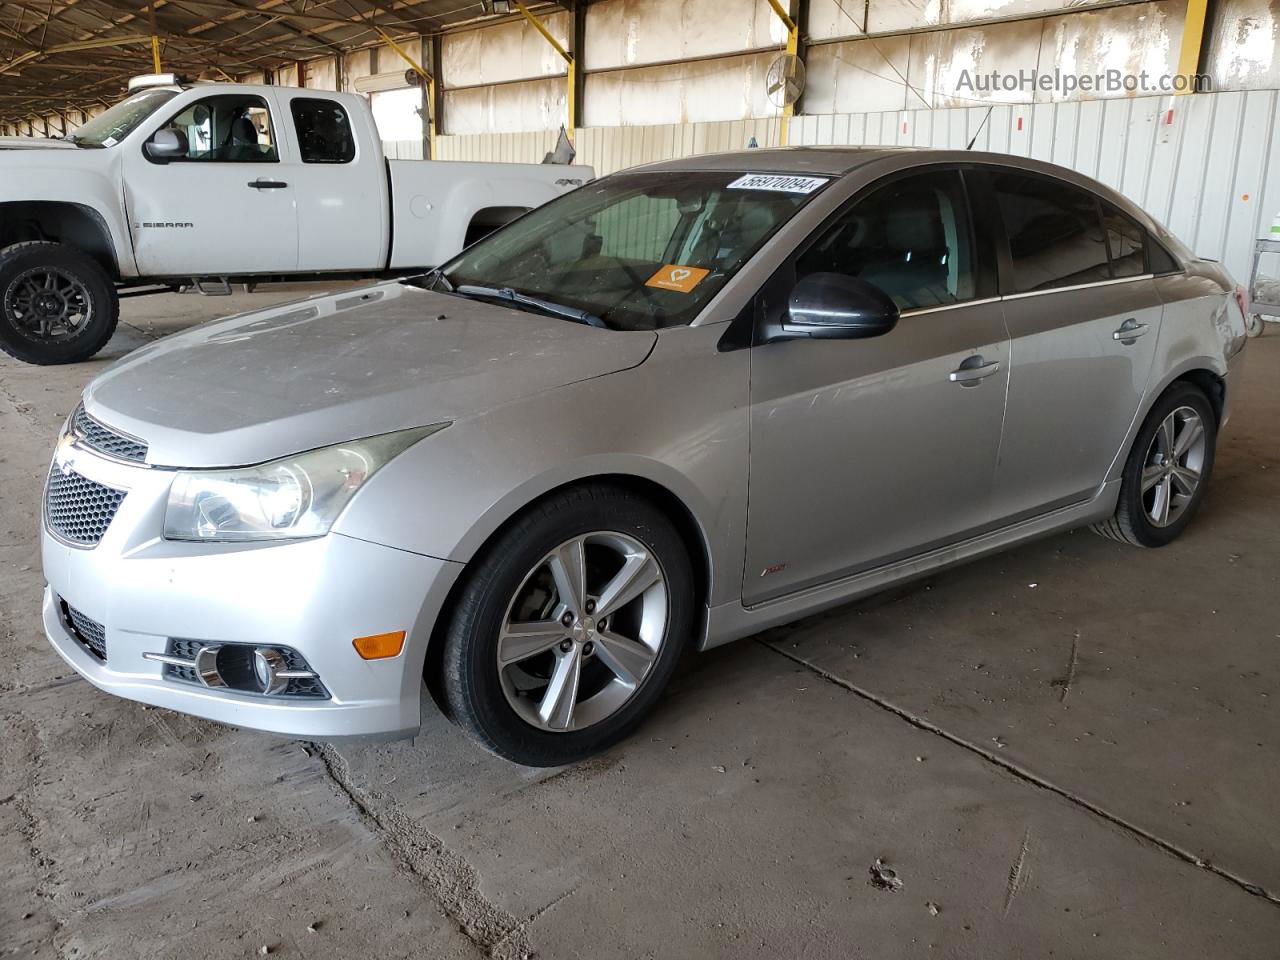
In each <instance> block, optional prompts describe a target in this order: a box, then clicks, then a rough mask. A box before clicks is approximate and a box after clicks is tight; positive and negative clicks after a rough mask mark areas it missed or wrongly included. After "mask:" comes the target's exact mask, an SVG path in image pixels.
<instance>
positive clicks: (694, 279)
mask: <svg viewBox="0 0 1280 960" xmlns="http://www.w3.org/2000/svg"><path fill="white" fill-rule="evenodd" d="M710 272H711V271H710V270H704V269H703V268H702V267H682V266H680V265H679V264H676V263H668V264H667V265H666V266H665V267H660V268H659V269H658V272H657V273H655V274H654V275H653V276H652V277H650V278H649V279H648V280H646V281H645V282H644V285H645V286H646V287H657V288H658V289H660V290H675V291H677V292H678V293H688V292H689V291H690V290H692V289H693V288H694V287H696V286H697V285H698V284H699V283H701V282H702V279H703V278H704V277H705V276H706V275H707V274H708V273H710Z"/></svg>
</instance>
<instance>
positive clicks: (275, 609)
mask: <svg viewBox="0 0 1280 960" xmlns="http://www.w3.org/2000/svg"><path fill="white" fill-rule="evenodd" d="M74 467H75V470H76V471H77V472H78V473H80V474H82V475H84V476H87V477H89V478H90V479H92V480H96V481H97V482H99V483H106V484H109V485H112V486H115V487H117V488H119V489H127V490H128V493H127V495H126V497H125V499H124V502H123V503H122V504H121V506H120V509H119V510H118V512H117V513H116V516H115V518H114V519H113V520H112V522H111V524H110V526H109V527H108V528H107V531H106V533H105V535H104V536H103V537H102V540H101V541H100V542H99V544H98V545H97V546H96V547H93V548H91V549H85V548H79V547H75V546H71V545H68V544H66V543H63V542H62V541H61V540H59V539H58V538H56V537H55V536H53V534H52V533H51V532H50V531H49V529H48V525H47V523H46V524H43V525H42V526H43V534H42V552H43V562H44V573H45V579H46V580H47V582H48V584H49V586H48V588H47V589H46V591H45V596H44V627H45V633H46V634H47V635H48V637H49V642H50V643H52V644H53V647H54V649H55V650H57V651H58V653H59V654H60V655H61V656H62V658H63V659H64V660H66V661H67V663H68V664H70V665H71V666H72V667H73V668H74V669H75V670H76V671H77V672H78V673H80V674H81V675H82V676H84V677H85V679H87V680H88V681H89V682H90V683H92V684H94V686H96V687H99V688H100V689H102V690H105V691H106V692H108V693H113V694H116V695H118V696H121V697H127V698H129V699H132V700H139V701H141V702H143V703H149V704H153V705H155V706H158V707H166V708H169V709H172V710H178V711H181V712H184V713H189V714H193V715H195V716H199V717H204V718H206V719H209V720H216V721H219V722H222V723H228V724H234V725H236V726H242V727H250V728H253V729H257V730H265V731H270V732H273V733H278V734H283V735H287V736H296V737H305V738H316V739H329V738H333V737H345V736H385V735H392V736H394V735H411V734H412V733H414V732H415V731H416V730H417V729H418V727H419V724H420V722H421V714H420V711H421V703H422V693H423V681H422V678H423V664H424V662H425V659H426V648H427V641H428V639H429V637H430V635H431V631H432V627H433V625H434V623H435V621H436V618H437V616H438V615H439V613H440V610H441V609H442V607H443V605H444V602H445V598H446V596H447V594H448V591H449V589H450V588H451V587H452V585H453V583H454V581H455V579H456V578H457V576H458V574H459V572H460V571H461V569H462V568H461V565H460V564H457V563H451V562H448V561H444V560H438V559H435V558H433V557H426V556H422V555H419V554H415V553H409V552H407V551H404V550H396V549H393V548H390V547H384V546H381V545H378V544H373V543H368V542H366V541H363V540H356V539H353V538H351V537H345V536H342V535H340V534H329V535H328V536H325V537H318V538H316V539H312V540H299V541H290V542H279V543H252V544H207V543H183V542H174V541H166V540H164V539H163V538H162V537H161V536H160V533H159V531H160V529H161V527H160V524H161V523H162V518H163V513H164V501H165V498H166V497H167V495H168V487H169V484H170V482H171V481H172V478H173V474H172V473H171V472H168V471H161V470H152V469H144V468H139V467H131V466H127V465H122V464H119V463H114V462H111V461H107V460H103V459H100V458H97V457H94V456H92V455H89V454H86V453H84V452H77V453H76V455H75V463H74ZM61 602H65V603H66V604H68V605H69V606H70V607H72V608H74V609H75V610H76V611H78V612H79V613H80V614H82V615H83V616H85V617H88V618H91V619H92V620H94V621H96V622H97V623H98V624H101V625H102V627H103V628H104V641H105V645H106V659H105V661H104V660H100V659H98V658H97V657H95V656H93V655H92V654H91V653H90V652H89V651H88V650H87V649H86V647H85V646H84V645H83V644H82V643H81V642H80V641H79V640H78V639H77V638H76V636H75V634H74V633H73V632H72V631H71V629H70V628H69V627H68V625H67V623H66V622H65V619H64V617H63V613H62V608H61ZM399 630H404V631H406V633H407V636H406V639H405V644H404V648H403V649H402V651H401V653H400V655H399V656H397V657H393V658H389V659H384V660H364V659H362V658H361V657H360V656H359V654H357V653H356V651H355V648H354V647H353V646H352V640H354V639H355V638H357V637H362V636H369V635H372V634H378V633H388V632H393V631H399ZM170 639H185V640H194V641H197V642H201V643H254V644H264V645H278V646H284V647H291V648H293V649H294V650H296V651H297V652H298V653H300V654H301V655H302V656H303V657H305V658H306V660H307V662H308V663H309V664H310V666H311V668H312V669H313V670H314V671H315V672H316V673H317V674H318V675H319V677H320V680H321V682H322V683H323V684H324V686H325V688H326V689H327V690H328V692H329V693H330V697H329V698H328V699H322V700H321V699H301V698H287V697H267V696H261V695H256V694H251V693H239V692H234V691H227V690H220V689H212V688H207V687H204V686H200V685H198V684H191V683H184V682H181V681H179V680H174V679H168V678H166V677H165V676H164V667H163V665H162V664H161V663H158V662H155V661H153V660H148V659H146V658H144V656H143V654H144V653H161V654H163V653H164V652H165V650H166V647H167V645H168V642H169V640H170Z"/></svg>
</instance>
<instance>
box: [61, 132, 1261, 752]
mask: <svg viewBox="0 0 1280 960" xmlns="http://www.w3.org/2000/svg"><path fill="white" fill-rule="evenodd" d="M1240 298H1241V294H1240V291H1239V290H1238V289H1237V288H1235V287H1234V285H1233V284H1232V282H1231V280H1230V279H1229V278H1228V277H1227V275H1226V274H1225V273H1224V272H1223V270H1222V269H1221V268H1220V267H1219V266H1218V265H1217V264H1214V263H1211V262H1206V261H1204V260H1200V259H1198V258H1196V257H1195V256H1194V255H1193V254H1192V253H1191V252H1190V251H1189V250H1188V249H1187V248H1186V247H1185V246H1184V245H1183V244H1181V243H1180V242H1178V241H1177V240H1176V239H1175V238H1174V237H1172V236H1170V235H1169V233H1168V232H1167V231H1166V230H1165V229H1164V228H1163V227H1161V226H1160V225H1159V224H1158V223H1156V222H1155V221H1154V220H1152V219H1151V218H1150V217H1149V216H1147V215H1146V214H1145V213H1143V212H1142V211H1141V210H1140V209H1138V208H1136V207H1135V206H1134V205H1133V204H1131V203H1130V202H1128V201H1127V200H1125V199H1124V198H1123V197H1121V196H1119V195H1118V194H1116V193H1114V192H1113V191H1111V190H1109V189H1107V188H1105V187H1103V186H1102V185H1100V184H1098V183H1095V182H1093V181H1091V180H1088V179H1086V178H1084V177H1081V176H1078V175H1076V174H1074V173H1071V172H1069V171H1066V170H1062V169H1059V168H1057V167H1053V166H1051V165H1048V164H1045V163H1039V162H1036V161H1031V160H1022V159H1018V158H1013V157H1007V156H996V155H990V154H978V153H966V152H930V151H911V150H894V149H861V150H854V149H836V148H831V149H800V150H753V151H748V152H746V153H736V154H725V155H719V156H707V157H700V158H695V159H688V160H680V161H673V162H668V163H660V164H656V165H653V166H648V167H643V168H639V169H636V170H632V171H628V172H625V173H620V174H617V175H614V176H611V177H606V178H604V179H602V180H599V181H596V182H594V183H591V184H589V185H587V186H585V187H583V188H581V189H579V190H577V191H575V192H573V193H571V194H568V195H566V196H564V197H562V198H560V199H558V200H556V201H554V202H552V203H550V204H548V205H546V206H544V207H542V208H539V209H538V210H535V211H533V212H532V213H529V214H527V215H526V216H524V217H523V218H521V219H520V220H518V221H516V222H515V223H513V224H511V225H509V226H507V227H505V228H504V229H502V230H500V231H498V232H497V233H495V234H493V235H491V236H490V237H488V238H486V239H484V240H482V241H480V242H479V243H477V244H476V245H474V246H472V247H471V248H469V249H468V250H466V251H464V252H463V253H462V254H461V255H460V256H459V257H457V258H456V259H455V260H453V261H452V262H450V263H448V264H446V265H444V266H443V267H442V268H440V269H439V270H436V271H434V272H433V273H431V274H429V275H427V276H425V277H419V278H414V279H411V280H406V281H402V282H390V283H383V284H379V285H377V286H372V287H368V288H365V289H360V290H355V291H346V292H342V293H338V294H333V295H329V296H321V297H316V298H312V299H309V300H303V301H299V302H296V303H291V304H287V305H284V306H279V307H275V308H272V309H269V310H264V311H261V312H258V313H252V314H248V315H245V316H240V317H232V318H229V319H226V320H222V321H219V322H216V323H213V324H209V325H206V326H202V327H199V328H195V329H192V330H190V331H187V332H185V333H182V334H179V335H177V336H174V337H170V338H168V339H166V340H163V341H160V342H158V343H156V344H153V345H151V346H148V347H146V348H144V349H142V350H139V351H137V352H136V353H133V354H131V355H130V356H128V357H126V358H125V359H124V360H122V361H121V362H120V363H118V364H116V365H115V366H114V367H112V368H111V369H110V370H108V371H107V372H105V373H104V374H102V375H101V376H100V377H98V378H97V379H96V380H94V381H93V382H92V383H91V384H90V385H89V387H88V389H87V390H86V391H85V393H84V398H83V404H82V405H81V406H80V407H79V408H78V409H77V410H76V411H75V413H74V414H73V415H72V416H71V417H70V418H69V420H68V422H67V424H66V427H65V428H64V430H63V433H62V436H61V438H60V439H59V441H58V445H57V449H56V453H55V455H54V458H53V464H52V467H51V469H50V472H49V477H48V482H47V488H46V495H45V505H44V518H43V525H44V536H43V549H44V570H45V575H46V578H47V580H48V584H49V586H48V589H47V591H46V594H45V598H44V623H45V628H46V630H47V632H48V636H49V639H50V641H51V642H52V643H53V645H54V647H55V648H56V649H57V650H58V652H59V653H60V654H61V655H62V656H63V657H64V658H66V660H67V661H68V662H69V663H70V664H71V665H72V666H73V667H74V668H75V669H76V670H78V671H79V672H80V673H82V674H83V675H84V676H85V677H87V678H88V679H89V680H90V681H91V682H93V683H94V684H96V685H97V686H99V687H101V688H102V689H104V690H107V691H109V692H112V693H116V694H119V695H121V696H125V697H130V698H133V699H136V700H140V701H143V702H146V703H150V704H155V705H158V706H163V707H169V708H172V709H175V710H182V711H186V712H189V713H192V714H197V715H199V716H202V717H208V718H211V719H214V720H220V721H224V722H227V723H233V724H239V725H242V726H247V727H255V728H260V729H263V730H269V731H275V732H278V733H283V734H289V735H296V736H302V737H308V738H320V739H327V738H332V737H338V736H344V735H397V734H399V735H406V734H411V733H413V732H415V731H416V730H417V729H418V727H419V724H420V719H421V712H422V710H423V709H424V708H426V707H428V706H429V702H430V698H431V697H434V699H435V700H436V702H437V703H438V704H439V705H440V706H441V707H442V708H443V709H444V710H445V712H446V713H447V714H448V715H449V716H450V717H452V718H453V719H454V720H455V721H456V722H457V723H458V724H460V725H461V726H462V727H463V728H464V729H465V730H466V731H467V732H468V733H470V734H471V735H472V736H473V737H475V739H476V740H478V741H479V742H480V743H482V744H483V745H484V746H485V747H487V748H489V749H490V750H492V751H494V752H495V753H498V754H500V755H501V756H503V757H507V758H509V759H512V760H515V761H518V762H521V763H526V764H537V765H549V764H559V763H565V762H569V761H573V760H575V759H578V758H581V757H583V756H586V755H589V754H591V753H593V752H595V751H598V750H601V749H603V748H604V747H606V746H607V745H609V744H610V743H613V742H615V741H617V740H618V739H619V738H620V737H622V736H624V735H625V734H626V733H627V732H628V731H630V730H632V729H633V728H634V727H635V726H636V724H637V723H638V722H639V721H640V720H641V718H642V717H643V716H644V715H645V714H646V713H647V712H648V711H649V710H650V709H651V708H652V707H653V706H654V704H655V702H656V701H657V700H658V698H659V697H660V696H661V694H662V691H663V688H664V686H665V685H666V684H667V681H668V680H669V679H670V677H671V674H672V671H673V670H674V668H675V666H676V663H677V661H678V659H679V658H680V656H681V654H683V653H684V652H685V651H686V650H688V649H690V648H697V649H705V648H707V647H711V646H715V645H717V644H721V643H725V642H727V641H729V640H733V639H735V638H738V637H742V636H746V635H748V634H751V633H754V632H756V631H758V630H761V629H764V628H766V627H769V626H772V625H775V624H779V623H783V622H785V621H788V620H792V619H795V618H797V617H801V616H804V615H806V614H809V613H813V612H814V611H817V610H822V609H824V608H826V607H830V606H832V605H835V604H839V603H843V602H846V601H848V600H850V599H852V598H855V597H859V596H862V595H864V594H867V593H870V592H872V591H875V590H877V589H880V588H882V587H884V586H886V585H888V584H892V583H897V582H900V581H902V580H905V579H908V578H911V577H918V576H920V575H922V574H925V573H928V572H931V571H933V570H936V569H938V568H940V567H943V566H946V565H948V564H953V563H957V562H960V561H963V560H967V559H970V558H973V557H977V556H980V555H982V554H985V553H989V552H991V551H994V550H999V549H1003V548H1005V547H1008V546H1010V545H1012V544H1015V543H1018V542H1021V541H1024V540H1026V539H1028V538H1031V537H1037V536H1042V535H1044V534H1048V533H1051V532H1053V531H1057V530H1063V529H1066V528H1069V527H1075V526H1081V525H1093V527H1094V528H1095V529H1096V530H1098V531H1099V532H1100V533H1102V534H1105V535H1106V536H1109V537H1111V538H1113V539H1115V540H1119V541H1123V542H1125V543H1129V544H1134V545H1137V546H1146V547H1156V546H1161V545H1163V544H1166V543H1168V542H1169V541H1171V540H1173V539H1174V538H1175V537H1177V536H1178V535H1179V534H1180V533H1181V532H1182V531H1183V529H1184V528H1185V527H1186V526H1187V524H1188V522H1189V521H1190V520H1191V518H1192V515H1193V514H1194V513H1195V511H1196V507H1197V505H1198V504H1199V503H1200V501H1201V498H1202V497H1203V496H1204V492H1205V486H1206V482H1207V480H1208V477H1209V473H1210V471H1211V469H1212V466H1213V456H1214V446H1215V442H1216V439H1217V435H1218V431H1219V430H1220V429H1221V427H1222V426H1223V424H1224V423H1225V422H1226V419H1227V416H1228V412H1229V409H1230V405H1231V401H1232V398H1233V396H1234V395H1235V393H1236V390H1237V383H1238V380H1239V376H1240V374H1239V368H1240V365H1241V359H1242V356H1243V354H1242V350H1243V347H1244V344H1245V319H1244V312H1243V310H1242V307H1241V302H1240Z"/></svg>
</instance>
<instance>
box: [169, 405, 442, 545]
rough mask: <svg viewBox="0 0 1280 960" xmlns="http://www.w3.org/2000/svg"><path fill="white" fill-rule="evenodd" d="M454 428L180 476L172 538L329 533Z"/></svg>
mask: <svg viewBox="0 0 1280 960" xmlns="http://www.w3.org/2000/svg"><path fill="white" fill-rule="evenodd" d="M448 425H449V424H448V423H435V424H432V425H431V426H428V427H415V428H414V429H412V430H401V431H399V432H397V433H384V434H381V435H379V436H376V437H369V438H368V439H365V440H353V441H351V442H350V443H338V444H334V445H333V446H332V447H321V448H320V449H319V450H311V451H309V452H307V453H300V454H298V455H297V456H293V457H286V458H284V459H283V460H273V461H272V462H271V463H264V464H261V465H259V466H256V467H242V468H239V469H235V470H199V471H192V472H184V473H179V474H178V476H177V477H176V478H175V479H174V481H173V485H172V486H171V487H170V488H169V503H168V505H167V506H166V507H165V512H164V535H165V539H167V540H289V539H296V538H303V537H320V536H324V534H326V533H328V532H329V528H330V527H331V526H333V522H334V521H335V520H337V519H338V515H339V514H341V513H342V511H343V508H345V507H346V505H347V503H348V502H349V501H350V500H351V498H352V497H353V496H355V494H356V491H357V490H359V489H360V488H361V487H362V486H364V484H365V482H366V481H367V480H368V479H369V478H370V477H372V476H373V475H374V474H375V473H377V472H378V470H379V469H381V468H382V467H383V466H385V465H386V464H387V463H389V462H390V461H391V460H392V459H393V458H394V457H396V456H397V455H399V454H400V453H403V452H404V451H405V450H406V449H408V448H409V447H410V446H411V445H412V444H415V443H417V442H418V441H419V440H421V439H422V438H423V437H429V436H431V434H433V433H436V432H438V431H440V430H443V429H444V428H445V427H447V426H448Z"/></svg>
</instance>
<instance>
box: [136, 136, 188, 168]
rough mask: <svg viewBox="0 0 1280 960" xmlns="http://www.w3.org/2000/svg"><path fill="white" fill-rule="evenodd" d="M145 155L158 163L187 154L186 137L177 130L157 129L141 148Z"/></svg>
mask: <svg viewBox="0 0 1280 960" xmlns="http://www.w3.org/2000/svg"><path fill="white" fill-rule="evenodd" d="M143 149H144V150H146V152H147V156H148V157H150V158H151V159H152V160H157V161H159V162H160V163H168V162H169V161H170V160H173V159H174V158H176V157H185V156H186V155H187V137H186V135H185V134H184V133H182V132H181V131H178V130H169V129H166V130H157V131H156V132H155V133H154V134H152V135H151V139H150V140H148V141H147V143H146V146H145V147H144V148H143Z"/></svg>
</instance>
